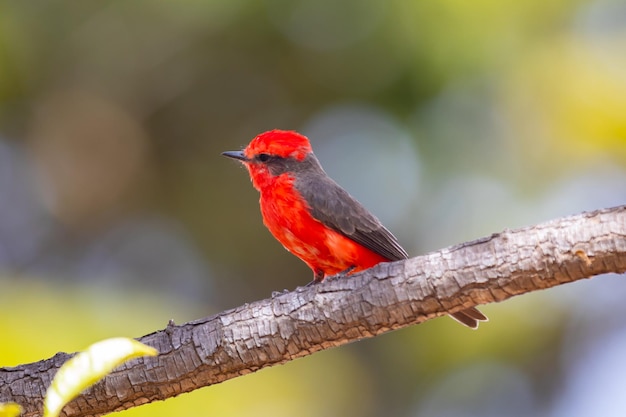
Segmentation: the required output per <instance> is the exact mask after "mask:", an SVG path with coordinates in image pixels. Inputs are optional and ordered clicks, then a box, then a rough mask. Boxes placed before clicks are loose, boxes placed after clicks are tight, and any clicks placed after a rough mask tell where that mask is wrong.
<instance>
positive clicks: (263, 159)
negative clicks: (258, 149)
mask: <svg viewBox="0 0 626 417" xmlns="http://www.w3.org/2000/svg"><path fill="white" fill-rule="evenodd" d="M257 158H258V160H259V161H261V162H267V161H269V160H270V158H271V157H270V156H269V155H268V154H266V153H261V154H259V156H257Z"/></svg>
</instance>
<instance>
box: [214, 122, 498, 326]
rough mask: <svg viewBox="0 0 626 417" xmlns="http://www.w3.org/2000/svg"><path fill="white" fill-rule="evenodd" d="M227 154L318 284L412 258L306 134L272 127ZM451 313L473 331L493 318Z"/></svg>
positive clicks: (272, 226) (270, 223)
mask: <svg viewBox="0 0 626 417" xmlns="http://www.w3.org/2000/svg"><path fill="white" fill-rule="evenodd" d="M222 155H224V156H227V157H229V158H233V159H237V160H239V161H241V162H242V163H243V164H244V165H245V166H246V168H247V169H248V171H249V173H250V178H251V180H252V184H253V185H254V188H256V189H257V190H258V191H259V192H260V194H261V198H260V205H261V215H262V216H263V223H264V224H265V226H266V227H267V228H268V229H269V231H270V232H271V233H272V235H274V237H275V238H276V239H277V240H278V241H279V242H280V243H282V245H283V246H284V247H285V249H287V250H288V251H289V252H291V253H292V254H294V255H295V256H297V257H298V258H300V259H301V260H302V261H304V263H306V264H307V265H308V266H309V268H311V269H312V270H313V280H314V282H321V281H323V280H324V278H326V277H328V276H332V275H337V274H342V275H350V274H352V273H355V272H359V271H363V270H365V269H368V268H371V267H373V266H374V265H377V264H379V263H381V262H390V261H399V260H402V259H407V258H408V257H409V255H408V254H407V252H406V251H405V250H404V249H403V248H402V246H400V243H398V240H397V239H396V238H395V236H394V235H393V234H391V232H390V231H389V230H387V228H385V226H383V225H382V223H381V222H380V221H379V220H378V219H377V218H376V217H375V216H374V215H373V214H372V213H370V212H369V211H368V210H367V209H366V208H365V207H363V205H361V203H359V202H358V201H357V200H356V199H354V198H353V197H352V196H351V195H350V194H348V192H347V191H346V190H344V189H343V188H341V187H340V186H339V185H338V184H337V183H336V182H335V181H333V180H332V179H331V178H330V177H329V176H328V175H327V174H326V172H324V169H323V168H322V166H321V165H320V163H319V161H318V160H317V158H316V157H315V155H314V154H313V150H312V148H311V144H310V143H309V140H308V139H307V138H306V137H305V136H303V135H301V134H299V133H297V132H294V131H286V130H270V131H268V132H265V133H261V134H260V135H258V136H257V137H255V138H254V139H253V140H252V141H251V142H250V144H249V145H248V146H247V147H246V148H245V149H243V150H242V151H228V152H223V153H222ZM451 316H452V317H453V318H454V319H455V320H457V321H459V322H460V323H462V324H464V325H466V326H468V327H470V328H472V329H475V328H477V327H478V323H479V322H480V321H487V317H486V316H485V315H483V314H482V313H481V312H480V311H478V310H477V309H475V308H469V309H466V310H463V311H459V312H457V313H454V314H452V315H451Z"/></svg>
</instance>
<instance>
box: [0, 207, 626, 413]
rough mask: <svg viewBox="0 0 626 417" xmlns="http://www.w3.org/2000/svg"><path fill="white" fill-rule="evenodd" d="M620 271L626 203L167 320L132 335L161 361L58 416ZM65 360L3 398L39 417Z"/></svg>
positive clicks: (15, 376) (3, 374)
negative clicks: (200, 315)
mask: <svg viewBox="0 0 626 417" xmlns="http://www.w3.org/2000/svg"><path fill="white" fill-rule="evenodd" d="M625 271H626V206H621V207H615V208H611V209H605V210H598V211H594V212H591V213H583V214H580V215H576V216H571V217H565V218H562V219H558V220H554V221H550V222H547V223H543V224H539V225H537V226H532V227H526V228H522V229H517V230H506V231H504V232H502V233H497V234H494V235H492V236H490V237H487V238H484V239H480V240H477V241H473V242H468V243H464V244H461V245H457V246H453V247H450V248H447V249H442V250H440V251H437V252H433V253H429V254H426V255H423V256H418V257H415V258H412V259H408V260H405V261H399V262H395V263H390V264H382V265H379V266H377V267H375V268H372V269H370V270H368V271H365V272H363V273H360V274H355V275H354V276H351V277H350V278H347V279H346V278H344V279H335V280H329V281H327V282H324V283H322V284H319V285H314V286H310V287H301V288H298V289H296V290H295V291H292V292H287V293H281V294H276V295H274V296H273V297H271V298H268V299H265V300H261V301H257V302H254V303H250V304H246V305H243V306H241V307H238V308H236V309H233V310H229V311H224V312H222V313H220V314H217V315H215V316H211V317H207V318H204V319H201V320H196V321H193V322H190V323H185V324H182V325H180V326H176V325H169V326H168V327H167V328H166V329H164V330H161V331H158V332H155V333H152V334H149V335H146V336H143V337H141V338H139V340H140V341H142V342H144V343H146V344H148V345H150V346H154V347H155V348H157V349H158V350H159V352H160V355H159V356H158V357H155V358H142V359H138V360H133V361H131V362H129V363H127V364H126V365H124V366H122V367H120V368H118V369H116V370H115V371H114V372H113V373H112V374H110V375H109V376H107V377H106V378H105V379H104V380H103V381H101V382H100V383H98V384H96V385H95V386H94V387H93V388H91V389H89V390H87V391H86V392H85V393H84V394H83V395H81V396H80V397H79V398H77V399H76V400H75V401H73V402H71V403H70V404H69V405H68V406H67V407H66V408H65V410H64V413H65V414H66V415H67V416H99V415H102V414H106V413H110V412H112V411H119V410H123V409H127V408H130V407H133V406H135V405H139V404H144V403H147V402H151V401H155V400H164V399H167V398H170V397H173V396H176V395H179V394H181V393H184V392H188V391H192V390H194V389H197V388H200V387H204V386H208V385H212V384H216V383H219V382H222V381H225V380H227V379H230V378H234V377H237V376H240V375H245V374H247V373H250V372H254V371H256V370H258V369H261V368H264V367H267V366H272V365H276V364H279V363H284V362H287V361H290V360H292V359H295V358H299V357H302V356H306V355H310V354H312V353H314V352H317V351H319V350H323V349H327V348H330V347H334V346H340V345H343V344H346V343H350V342H353V341H356V340H360V339H363V338H367V337H373V336H376V335H378V334H381V333H385V332H388V331H391V330H394V329H399V328H402V327H406V326H410V325H412V324H417V323H421V322H424V321H426V320H429V319H431V318H434V317H438V316H441V315H445V314H449V313H452V312H455V311H459V310H462V309H465V308H468V307H472V306H475V305H478V304H486V303H492V302H497V301H503V300H506V299H508V298H510V297H513V296H515V295H519V294H523V293H526V292H530V291H536V290H540V289H545V288H550V287H553V286H556V285H559V284H564V283H567V282H572V281H576V280H579V279H583V278H589V277H592V276H595V275H599V274H603V273H609V272H617V273H622V272H625ZM459 329H460V330H459V331H461V328H459ZM68 357H69V355H67V354H64V353H60V354H57V355H55V356H54V357H53V358H50V359H47V360H42V361H40V362H36V363H32V364H27V365H21V366H17V367H14V368H3V369H0V402H4V401H14V402H17V403H19V404H21V405H22V407H23V408H24V410H25V413H24V415H25V416H38V415H40V414H41V408H42V398H43V395H44V392H45V389H46V387H47V386H48V385H49V383H50V381H51V379H52V377H53V375H54V374H55V372H56V370H57V369H58V367H59V366H61V365H62V363H63V362H64V361H65V360H67V358H68Z"/></svg>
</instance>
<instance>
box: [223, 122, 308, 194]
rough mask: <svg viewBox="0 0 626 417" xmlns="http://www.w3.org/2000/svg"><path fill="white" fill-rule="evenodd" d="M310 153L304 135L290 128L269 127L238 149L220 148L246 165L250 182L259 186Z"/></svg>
mask: <svg viewBox="0 0 626 417" xmlns="http://www.w3.org/2000/svg"><path fill="white" fill-rule="evenodd" d="M312 154H313V151H312V149H311V144H310V143H309V140H308V139H307V138H306V136H303V135H301V134H299V133H298V132H294V131H290V130H270V131H267V132H264V133H261V134H260V135H258V136H256V137H255V138H254V139H252V141H251V142H250V143H249V144H248V146H246V147H245V148H244V149H243V150H242V151H228V152H222V155H224V156H227V157H229V158H233V159H237V160H239V161H241V162H242V163H243V164H244V165H245V166H246V168H248V171H249V172H250V178H251V179H252V183H253V184H254V186H255V188H257V189H259V190H262V189H263V188H264V187H265V186H266V185H268V184H270V183H271V182H272V181H273V178H275V177H277V176H279V175H281V174H284V173H286V172H292V171H294V170H296V169H297V168H298V167H299V166H300V165H302V164H301V163H302V162H303V161H305V159H306V158H307V156H309V155H312ZM315 162H316V163H317V160H315Z"/></svg>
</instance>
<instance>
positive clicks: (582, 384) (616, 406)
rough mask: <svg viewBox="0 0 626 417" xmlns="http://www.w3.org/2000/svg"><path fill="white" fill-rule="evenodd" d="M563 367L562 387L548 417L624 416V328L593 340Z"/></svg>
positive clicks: (625, 347)
mask: <svg viewBox="0 0 626 417" xmlns="http://www.w3.org/2000/svg"><path fill="white" fill-rule="evenodd" d="M591 342H592V343H591V346H588V348H587V349H585V351H584V352H581V353H579V354H578V355H573V356H572V357H571V359H570V361H569V362H568V363H567V364H565V367H566V369H567V370H568V372H567V375H565V377H564V381H565V387H564V390H563V393H562V394H561V396H560V397H559V398H558V401H557V404H556V406H555V409H554V411H553V413H551V416H552V417H579V416H580V417H583V416H584V417H586V416H603V417H613V416H615V417H622V416H624V415H626V397H624V374H625V373H626V356H624V351H626V329H621V330H620V331H617V332H615V333H610V334H608V335H604V336H602V337H600V338H598V337H595V338H593V339H592V340H591Z"/></svg>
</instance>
